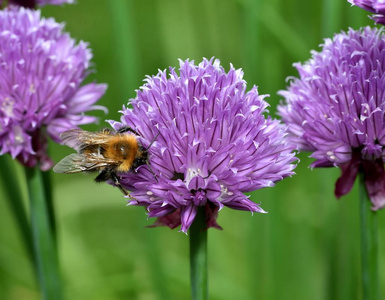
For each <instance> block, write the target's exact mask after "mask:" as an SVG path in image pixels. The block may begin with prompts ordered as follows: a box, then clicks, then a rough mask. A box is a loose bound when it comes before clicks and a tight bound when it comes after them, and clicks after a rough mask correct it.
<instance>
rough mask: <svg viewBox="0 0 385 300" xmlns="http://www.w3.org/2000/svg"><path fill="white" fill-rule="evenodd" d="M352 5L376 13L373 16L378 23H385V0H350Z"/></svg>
mask: <svg viewBox="0 0 385 300" xmlns="http://www.w3.org/2000/svg"><path fill="white" fill-rule="evenodd" d="M348 2H350V3H351V4H352V5H356V6H358V7H361V8H363V9H365V10H367V11H370V12H372V13H374V15H373V16H372V17H371V18H372V19H373V20H374V21H375V22H376V23H379V24H382V25H385V1H384V0H348Z"/></svg>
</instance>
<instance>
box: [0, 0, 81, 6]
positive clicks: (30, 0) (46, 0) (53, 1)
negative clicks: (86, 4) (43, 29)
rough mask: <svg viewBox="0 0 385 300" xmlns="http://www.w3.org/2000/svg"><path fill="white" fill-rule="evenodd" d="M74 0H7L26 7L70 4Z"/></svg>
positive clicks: (1, 3) (0, 3)
mask: <svg viewBox="0 0 385 300" xmlns="http://www.w3.org/2000/svg"><path fill="white" fill-rule="evenodd" d="M74 2H75V1H74V0H8V2H6V3H9V4H13V5H18V6H23V7H26V8H35V7H36V6H40V7H41V6H45V5H63V4H65V3H68V4H72V3H74ZM0 5H3V1H2V0H0Z"/></svg>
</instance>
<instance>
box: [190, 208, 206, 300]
mask: <svg viewBox="0 0 385 300" xmlns="http://www.w3.org/2000/svg"><path fill="white" fill-rule="evenodd" d="M189 234H190V276H191V298H192V299H193V300H206V299H208V288H207V226H206V221H205V208H204V207H199V209H198V213H197V215H196V217H195V220H194V222H193V224H192V225H191V227H190V232H189Z"/></svg>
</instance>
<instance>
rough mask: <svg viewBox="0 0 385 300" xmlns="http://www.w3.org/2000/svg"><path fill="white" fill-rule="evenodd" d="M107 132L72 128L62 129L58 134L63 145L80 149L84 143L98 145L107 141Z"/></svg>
mask: <svg viewBox="0 0 385 300" xmlns="http://www.w3.org/2000/svg"><path fill="white" fill-rule="evenodd" d="M108 137H109V135H108V134H105V133H101V132H90V131H85V130H81V129H72V130H67V131H64V132H63V133H62V134H60V139H61V140H62V142H63V144H64V145H67V146H68V147H71V148H73V149H75V150H76V151H79V150H81V148H83V147H84V145H100V144H104V143H106V142H107V141H108Z"/></svg>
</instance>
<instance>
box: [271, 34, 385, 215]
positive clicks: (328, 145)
mask: <svg viewBox="0 0 385 300" xmlns="http://www.w3.org/2000/svg"><path fill="white" fill-rule="evenodd" d="M294 66H295V67H296V68H297V70H298V72H299V75H300V78H299V79H298V78H292V81H291V83H290V86H289V87H288V90H287V91H281V92H280V94H281V95H282V96H284V97H285V98H286V103H285V105H280V106H279V107H278V110H279V112H280V115H281V116H282V118H283V120H284V122H286V124H288V125H289V131H290V133H291V135H290V137H289V139H291V141H292V142H293V143H295V144H296V145H299V146H300V150H304V151H312V152H313V154H312V155H311V157H313V158H315V159H316V161H315V162H314V163H313V164H312V167H330V166H336V167H340V168H341V170H342V175H341V177H340V178H339V180H338V181H337V183H336V190H335V194H336V196H337V197H340V196H342V195H345V194H347V193H348V192H349V191H350V190H351V188H352V186H353V184H354V181H355V179H356V177H357V174H358V172H364V174H365V182H366V187H367V190H368V194H369V196H370V198H371V201H372V204H373V207H372V209H373V210H377V209H380V208H382V207H384V206H385V171H384V157H385V150H384V145H385V117H384V112H385V37H384V35H383V31H382V30H377V29H371V28H370V27H366V28H362V29H361V30H358V31H355V30H352V29H350V30H349V31H348V32H347V33H345V32H342V33H340V34H337V35H335V36H334V38H333V39H326V40H325V42H324V44H323V45H322V50H321V51H320V52H316V51H313V52H312V58H311V59H310V60H309V61H308V62H306V63H305V64H300V63H296V64H294Z"/></svg>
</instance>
